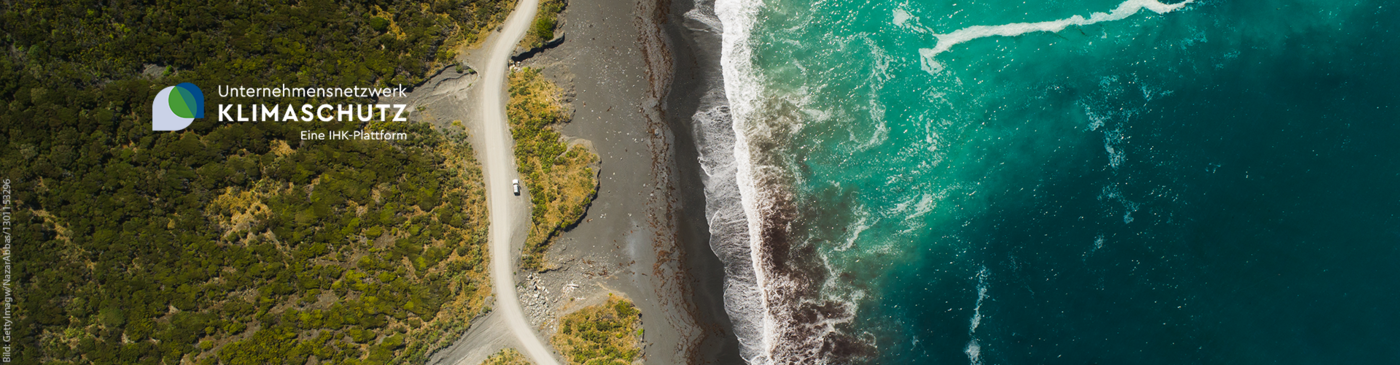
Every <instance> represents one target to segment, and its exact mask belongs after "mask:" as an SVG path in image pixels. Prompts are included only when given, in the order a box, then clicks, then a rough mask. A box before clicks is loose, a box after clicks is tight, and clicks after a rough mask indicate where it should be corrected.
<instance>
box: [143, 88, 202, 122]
mask: <svg viewBox="0 0 1400 365" xmlns="http://www.w3.org/2000/svg"><path fill="white" fill-rule="evenodd" d="M203 117H204V92H201V91H199V87H198V86H194V84H191V83H188V82H182V83H180V84H179V85H175V86H169V87H166V88H165V89H162V90H161V91H160V93H159V94H156V100H155V102H154V103H152V104H151V130H153V131H178V130H181V129H185V127H189V126H190V123H191V122H194V119H195V118H203Z"/></svg>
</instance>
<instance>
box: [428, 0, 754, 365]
mask: <svg viewBox="0 0 1400 365" xmlns="http://www.w3.org/2000/svg"><path fill="white" fill-rule="evenodd" d="M690 6H692V4H690V3H688V2H676V3H665V4H658V3H654V2H649V1H648V2H636V1H632V0H596V1H573V2H570V3H569V4H568V7H567V8H566V9H565V10H564V12H562V13H561V15H560V19H561V26H560V28H559V30H558V31H557V32H556V38H560V37H562V42H550V43H551V44H550V45H547V46H545V47H543V48H542V49H534V50H526V49H523V48H517V51H516V57H515V58H514V60H515V61H513V63H512V66H511V67H512V68H522V67H530V68H537V69H540V70H542V74H543V75H544V76H545V77H546V78H547V79H549V80H551V81H553V82H554V83H555V84H556V85H558V86H559V88H560V89H561V91H562V94H563V95H562V96H563V100H562V101H563V102H564V103H566V104H567V108H568V109H570V110H571V112H572V120H571V121H570V122H569V123H568V124H565V125H564V126H563V128H562V129H561V132H562V134H563V135H564V136H565V138H566V139H568V140H569V143H571V144H576V145H582V146H586V147H588V148H590V149H592V150H593V151H594V152H595V153H597V154H598V155H599V156H600V157H601V168H600V176H599V183H600V186H599V189H598V195H597V197H596V198H595V199H594V201H593V203H592V205H591V206H590V207H589V208H588V211H587V213H586V215H585V216H584V218H583V219H582V220H581V221H580V222H579V224H577V225H576V226H575V227H572V228H571V229H568V230H566V231H564V232H563V233H562V234H561V235H560V236H559V237H558V238H557V239H556V241H555V242H554V243H553V244H552V245H551V246H550V248H549V250H548V251H547V253H546V255H545V264H544V267H545V268H546V269H545V270H544V271H543V272H539V273H532V272H525V271H518V272H517V274H516V278H517V285H516V288H517V291H518V295H519V298H520V302H521V304H522V307H523V310H524V312H525V315H526V316H527V317H528V319H529V320H530V322H531V324H532V325H534V326H535V328H536V329H537V330H538V331H539V333H540V335H541V337H543V338H548V337H549V336H550V335H552V334H553V333H554V332H555V331H556V330H557V327H558V322H557V320H558V318H559V317H560V316H562V315H564V314H567V313H570V312H572V311H574V310H577V309H579V308H582V307H585V306H588V305H593V304H598V303H601V302H603V301H605V300H606V298H607V296H608V294H609V293H611V294H615V295H619V296H622V297H625V298H628V299H630V300H632V301H633V302H634V303H635V304H636V306H637V307H638V308H639V309H640V310H641V313H642V327H643V331H644V336H642V344H641V349H642V357H641V359H642V360H643V362H644V363H648V364H705V363H736V362H739V361H741V360H740V359H739V358H738V344H737V342H736V340H735V338H734V336H733V334H732V331H731V330H730V325H729V321H728V317H727V316H726V315H725V312H724V302H723V294H722V292H723V286H722V283H723V277H724V270H723V266H722V265H721V263H720V262H719V261H718V260H717V259H716V258H715V256H714V253H713V252H712V251H711V250H710V246H709V233H708V232H709V231H708V226H707V223H706V220H705V201H704V188H703V185H702V183H701V176H702V175H703V172H702V171H701V170H700V168H699V165H698V163H697V161H696V150H695V142H694V140H693V137H692V136H691V127H690V125H689V124H690V122H689V121H690V118H689V117H690V115H692V114H694V111H695V109H696V103H695V100H698V99H699V98H698V97H697V96H695V95H693V93H696V92H703V90H702V89H701V88H702V87H703V86H704V85H702V83H698V82H697V80H700V79H701V77H703V76H705V75H702V70H701V68H700V66H701V65H700V63H699V62H697V60H696V54H695V53H694V52H692V51H691V47H693V46H694V45H695V40H694V39H693V37H692V36H691V34H692V33H694V31H693V30H692V29H689V28H686V27H685V26H684V21H683V18H682V14H684V13H685V11H687V10H688V9H689V7H690ZM493 36H494V35H493ZM487 42H488V43H489V42H490V39H488V41H487ZM479 53H482V52H479V51H478V50H472V49H468V50H465V51H464V52H462V55H461V56H460V57H459V59H460V60H461V61H462V62H463V64H465V65H467V66H469V67H471V68H472V69H477V68H478V67H477V66H476V65H477V64H481V62H483V61H484V60H482V59H481V58H482V57H483V56H482V55H481V54H479ZM477 83H478V75H475V74H474V73H472V72H471V71H467V72H463V73H456V72H455V71H454V70H446V71H444V72H443V73H441V74H439V75H437V76H435V77H433V78H431V79H430V80H428V81H427V82H425V83H424V85H423V86H421V87H419V88H418V89H416V90H415V91H414V93H413V94H412V95H410V96H409V98H408V99H410V100H412V102H411V103H412V104H413V105H415V107H421V108H423V111H422V113H423V114H422V115H424V116H425V119H426V120H429V121H430V122H432V123H435V124H437V125H439V127H441V128H451V127H453V121H461V123H460V124H461V125H462V126H463V127H464V128H466V129H467V130H468V134H469V140H470V142H471V143H472V144H473V146H480V145H481V141H480V136H478V133H475V131H478V130H480V128H481V121H480V120H477V119H479V117H477V116H476V114H478V113H475V112H473V110H472V107H470V106H468V105H470V104H471V101H472V100H474V98H475V97H477V95H478V94H479V88H480V85H477ZM458 128H462V127H458ZM476 153H477V154H478V155H481V154H482V151H481V149H480V148H478V149H477V150H476ZM525 221H526V222H528V218H526V219H525ZM519 228H520V229H522V230H523V229H525V227H519ZM515 249H516V250H518V249H519V248H518V247H516V248H515ZM514 254H515V255H516V256H518V254H519V253H518V252H516V253H514ZM498 313H499V312H490V313H488V314H486V315H483V316H481V317H480V318H477V319H476V320H475V321H473V324H472V327H471V328H469V329H468V331H467V333H465V334H463V335H462V336H461V339H460V340H458V341H457V342H456V343H455V344H454V345H453V346H451V347H448V348H446V349H443V350H440V351H438V352H437V354H436V355H435V356H434V357H433V358H432V359H431V360H430V361H429V363H432V364H437V363H442V364H476V363H479V362H480V361H481V360H482V359H484V358H485V357H486V356H489V355H490V354H492V353H494V352H496V351H498V350H499V349H501V348H503V347H507V346H509V347H516V346H518V344H516V343H515V342H514V339H513V338H511V337H510V336H504V335H501V334H500V333H501V332H502V331H501V330H500V329H501V328H502V325H501V324H500V322H501V319H500V318H499V316H500V315H499V314H498Z"/></svg>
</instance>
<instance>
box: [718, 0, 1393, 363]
mask: <svg viewBox="0 0 1400 365" xmlns="http://www.w3.org/2000/svg"><path fill="white" fill-rule="evenodd" d="M716 8H717V10H718V13H719V18H720V20H722V21H723V26H724V31H725V34H724V36H725V47H726V48H725V54H724V58H725V63H724V65H725V70H724V73H725V80H724V81H725V87H726V89H725V91H726V95H727V97H728V101H729V106H730V108H731V109H732V110H733V117H734V119H733V130H734V133H735V137H736V138H735V139H734V140H733V141H723V143H731V144H736V145H737V147H738V148H736V149H735V153H734V157H735V158H736V162H735V164H737V165H738V166H737V167H736V168H735V169H737V174H736V176H734V177H730V176H727V175H725V176H719V177H718V178H719V179H733V181H729V182H728V183H729V184H736V183H737V185H738V190H740V191H742V192H743V194H742V196H743V202H742V204H729V205H728V206H727V207H728V208H726V209H730V211H729V212H727V213H725V214H718V215H717V214H716V212H711V215H712V216H725V217H731V218H732V217H746V219H747V221H748V224H747V225H740V224H729V225H727V226H725V227H721V228H712V229H721V230H725V229H728V230H733V231H735V232H738V233H737V234H739V235H741V236H747V237H748V240H747V242H748V243H749V245H750V247H749V248H750V249H752V252H751V253H750V252H744V253H743V254H745V255H749V256H750V258H751V260H750V261H745V262H743V263H745V264H748V265H753V266H754V267H755V268H756V270H751V271H745V270H732V269H731V270H729V272H730V273H731V276H736V275H747V276H746V277H742V278H740V277H730V278H729V280H730V281H731V282H740V283H749V284H750V285H751V286H752V285H756V286H757V287H758V288H759V289H760V290H758V291H757V292H758V293H759V294H758V295H757V296H754V295H750V296H748V297H745V298H746V299H744V300H731V301H730V304H729V305H730V306H731V308H729V309H730V311H731V314H733V313H739V314H740V315H737V316H733V317H734V320H735V321H736V331H737V332H738V333H739V334H740V337H741V342H742V343H743V344H744V346H745V349H744V355H745V357H746V358H748V359H750V361H751V362H754V363H767V362H777V363H794V362H795V363H808V362H812V361H813V360H815V359H821V360H823V361H826V362H835V363H844V362H848V361H864V360H869V361H873V362H880V363H930V364H940V363H955V364H960V363H972V364H983V363H985V364H1025V363H1068V364H1092V363H1134V364H1181V363H1278V364H1312V363H1340V362H1359V363H1389V362H1396V361H1397V360H1400V347H1398V346H1396V344H1400V314H1396V311H1395V310H1394V309H1395V308H1400V290H1397V289H1400V271H1397V270H1396V267H1400V265H1397V264H1400V221H1398V220H1397V218H1396V217H1395V214H1396V213H1397V212H1400V192H1398V191H1397V189H1396V187H1397V186H1400V163H1397V162H1395V158H1396V157H1400V153H1397V152H1400V150H1397V149H1396V147H1394V146H1396V145H1397V143H1395V142H1396V140H1397V139H1400V117H1398V116H1397V115H1400V114H1397V113H1398V112H1400V110H1397V107H1400V85H1398V84H1397V81H1400V71H1396V67H1395V66H1396V65H1397V61H1395V60H1397V59H1400V58H1397V56H1400V42H1397V41H1396V39H1397V35H1400V11H1397V10H1396V9H1397V8H1400V5H1397V4H1389V3H1386V2H1382V1H1371V2H1333V1H1255V2H1229V1H1195V2H1191V3H1184V4H1163V3H1157V2H1154V1H1142V0H1129V1H1127V2H1118V1H1050V2H1021V1H991V2H976V3H973V2H969V1H942V2H937V3H934V2H929V1H906V2H897V3H896V2H844V1H813V0H769V1H764V2H763V3H761V4H760V3H758V2H756V1H754V0H720V1H719V2H718V3H717V4H716ZM1095 13H1101V14H1095ZM940 42H943V43H940ZM701 143H702V144H703V143H705V141H701ZM716 143H718V142H716ZM711 147H713V146H711ZM704 148H705V147H704V146H702V149H704ZM727 181H728V180H727ZM707 186H718V184H717V183H712V182H707ZM730 190H733V189H730ZM709 194H711V195H714V196H712V200H716V199H720V198H722V197H720V196H719V194H717V193H715V192H709ZM740 205H742V209H743V210H744V211H743V212H742V213H743V214H740V213H741V212H739V211H738V209H741V208H740ZM715 207H721V208H724V207H726V206H725V205H717V204H711V210H712V211H713V210H715V209H716V208H715ZM720 213H724V212H720ZM726 227H727V228H726ZM717 233H723V232H717ZM717 236H722V234H721V235H717ZM716 249H717V250H719V251H722V252H720V254H721V257H722V258H724V257H725V254H726V252H723V251H725V250H731V251H733V250H736V249H735V248H734V247H729V246H716ZM729 254H731V256H735V253H734V252H729ZM738 256H742V255H738ZM726 261H727V262H729V263H731V264H733V263H734V262H736V261H735V260H728V259H727V260H726ZM739 261H743V260H739ZM733 296H734V295H733V293H731V297H733Z"/></svg>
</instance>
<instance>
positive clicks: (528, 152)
mask: <svg viewBox="0 0 1400 365" xmlns="http://www.w3.org/2000/svg"><path fill="white" fill-rule="evenodd" d="M507 86H508V87H509V88H510V101H509V102H508V104H507V105H506V114H507V118H509V119H510V134H511V138H512V139H514V140H515V163H516V165H517V167H518V168H519V169H520V175H521V177H522V179H521V180H522V181H523V182H524V183H525V187H527V188H528V189H529V191H530V203H531V211H530V233H529V235H528V236H527V237H526V238H525V248H524V252H523V253H521V255H520V260H521V261H522V262H523V263H524V266H525V268H527V269H533V270H544V269H547V267H545V265H544V262H545V261H544V253H545V251H546V250H547V249H548V248H549V244H550V242H552V241H553V240H554V237H555V236H557V235H558V234H559V232H560V231H562V230H564V229H566V228H568V227H572V226H574V225H576V224H578V221H579V219H583V214H584V213H586V212H587V211H588V206H589V205H591V204H593V198H594V197H596V196H597V195H598V163H599V161H600V160H599V158H598V154H596V153H593V151H590V150H589V149H588V148H585V147H583V146H579V145H570V144H569V143H567V142H566V141H564V136H563V135H561V134H559V131H558V130H557V129H556V128H558V127H559V126H560V125H561V124H563V123H568V122H569V115H568V113H567V111H566V110H565V109H564V105H563V104H562V103H561V102H560V101H559V88H558V87H557V86H555V85H554V83H552V82H550V81H549V80H546V79H545V78H544V76H541V75H540V70H539V69H537V68H529V67H526V68H524V69H521V70H519V71H514V72H511V73H510V79H509V80H508V81H507Z"/></svg>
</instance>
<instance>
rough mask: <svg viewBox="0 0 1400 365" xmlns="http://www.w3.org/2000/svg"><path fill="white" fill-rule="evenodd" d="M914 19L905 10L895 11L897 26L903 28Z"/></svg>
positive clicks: (895, 23)
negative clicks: (910, 19)
mask: <svg viewBox="0 0 1400 365" xmlns="http://www.w3.org/2000/svg"><path fill="white" fill-rule="evenodd" d="M913 17H914V16H913V15H910V14H909V12H908V11H905V10H904V9H894V25H895V26H900V27H903V26H904V24H905V23H907V22H909V18H913Z"/></svg>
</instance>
